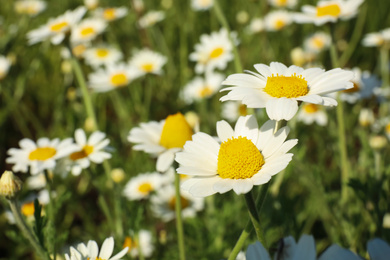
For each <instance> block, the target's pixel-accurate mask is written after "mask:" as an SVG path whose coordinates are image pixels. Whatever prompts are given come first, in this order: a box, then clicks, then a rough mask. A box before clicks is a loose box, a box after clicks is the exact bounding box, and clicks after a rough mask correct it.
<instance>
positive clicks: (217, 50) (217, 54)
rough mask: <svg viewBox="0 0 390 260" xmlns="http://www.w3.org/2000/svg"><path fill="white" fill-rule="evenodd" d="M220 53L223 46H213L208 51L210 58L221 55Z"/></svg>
mask: <svg viewBox="0 0 390 260" xmlns="http://www.w3.org/2000/svg"><path fill="white" fill-rule="evenodd" d="M222 53H223V48H222V47H218V48H215V49H214V50H213V51H212V52H211V53H210V59H215V58H218V57H219V56H221V55H222Z"/></svg>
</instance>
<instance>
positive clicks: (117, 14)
mask: <svg viewBox="0 0 390 260" xmlns="http://www.w3.org/2000/svg"><path fill="white" fill-rule="evenodd" d="M127 13H128V11H127V8H126V7H124V6H122V7H108V8H97V9H96V10H95V12H94V15H95V16H96V17H99V18H103V19H104V20H106V21H108V22H111V21H114V20H117V19H120V18H122V17H125V16H126V15H127Z"/></svg>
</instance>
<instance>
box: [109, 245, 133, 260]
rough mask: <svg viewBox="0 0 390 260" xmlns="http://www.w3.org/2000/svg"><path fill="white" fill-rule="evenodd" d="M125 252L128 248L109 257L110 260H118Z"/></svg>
mask: <svg viewBox="0 0 390 260" xmlns="http://www.w3.org/2000/svg"><path fill="white" fill-rule="evenodd" d="M127 251H129V248H128V247H125V248H124V249H122V250H121V251H120V252H119V253H118V254H116V255H115V256H113V257H111V258H110V260H118V259H121V258H122V257H123V256H125V255H126V253H127Z"/></svg>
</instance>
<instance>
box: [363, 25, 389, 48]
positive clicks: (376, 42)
mask: <svg viewBox="0 0 390 260" xmlns="http://www.w3.org/2000/svg"><path fill="white" fill-rule="evenodd" d="M389 43H390V28H386V29H383V30H381V31H379V32H373V33H368V34H366V35H365V36H364V38H363V40H362V44H363V46H366V47H380V46H383V45H385V44H389Z"/></svg>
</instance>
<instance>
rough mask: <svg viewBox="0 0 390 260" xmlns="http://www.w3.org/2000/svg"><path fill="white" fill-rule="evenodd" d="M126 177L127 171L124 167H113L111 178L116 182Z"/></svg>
mask: <svg viewBox="0 0 390 260" xmlns="http://www.w3.org/2000/svg"><path fill="white" fill-rule="evenodd" d="M124 178H125V172H124V170H123V169H121V168H115V169H112V171H111V179H112V180H113V181H114V182H115V183H120V182H121V181H123V179H124Z"/></svg>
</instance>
